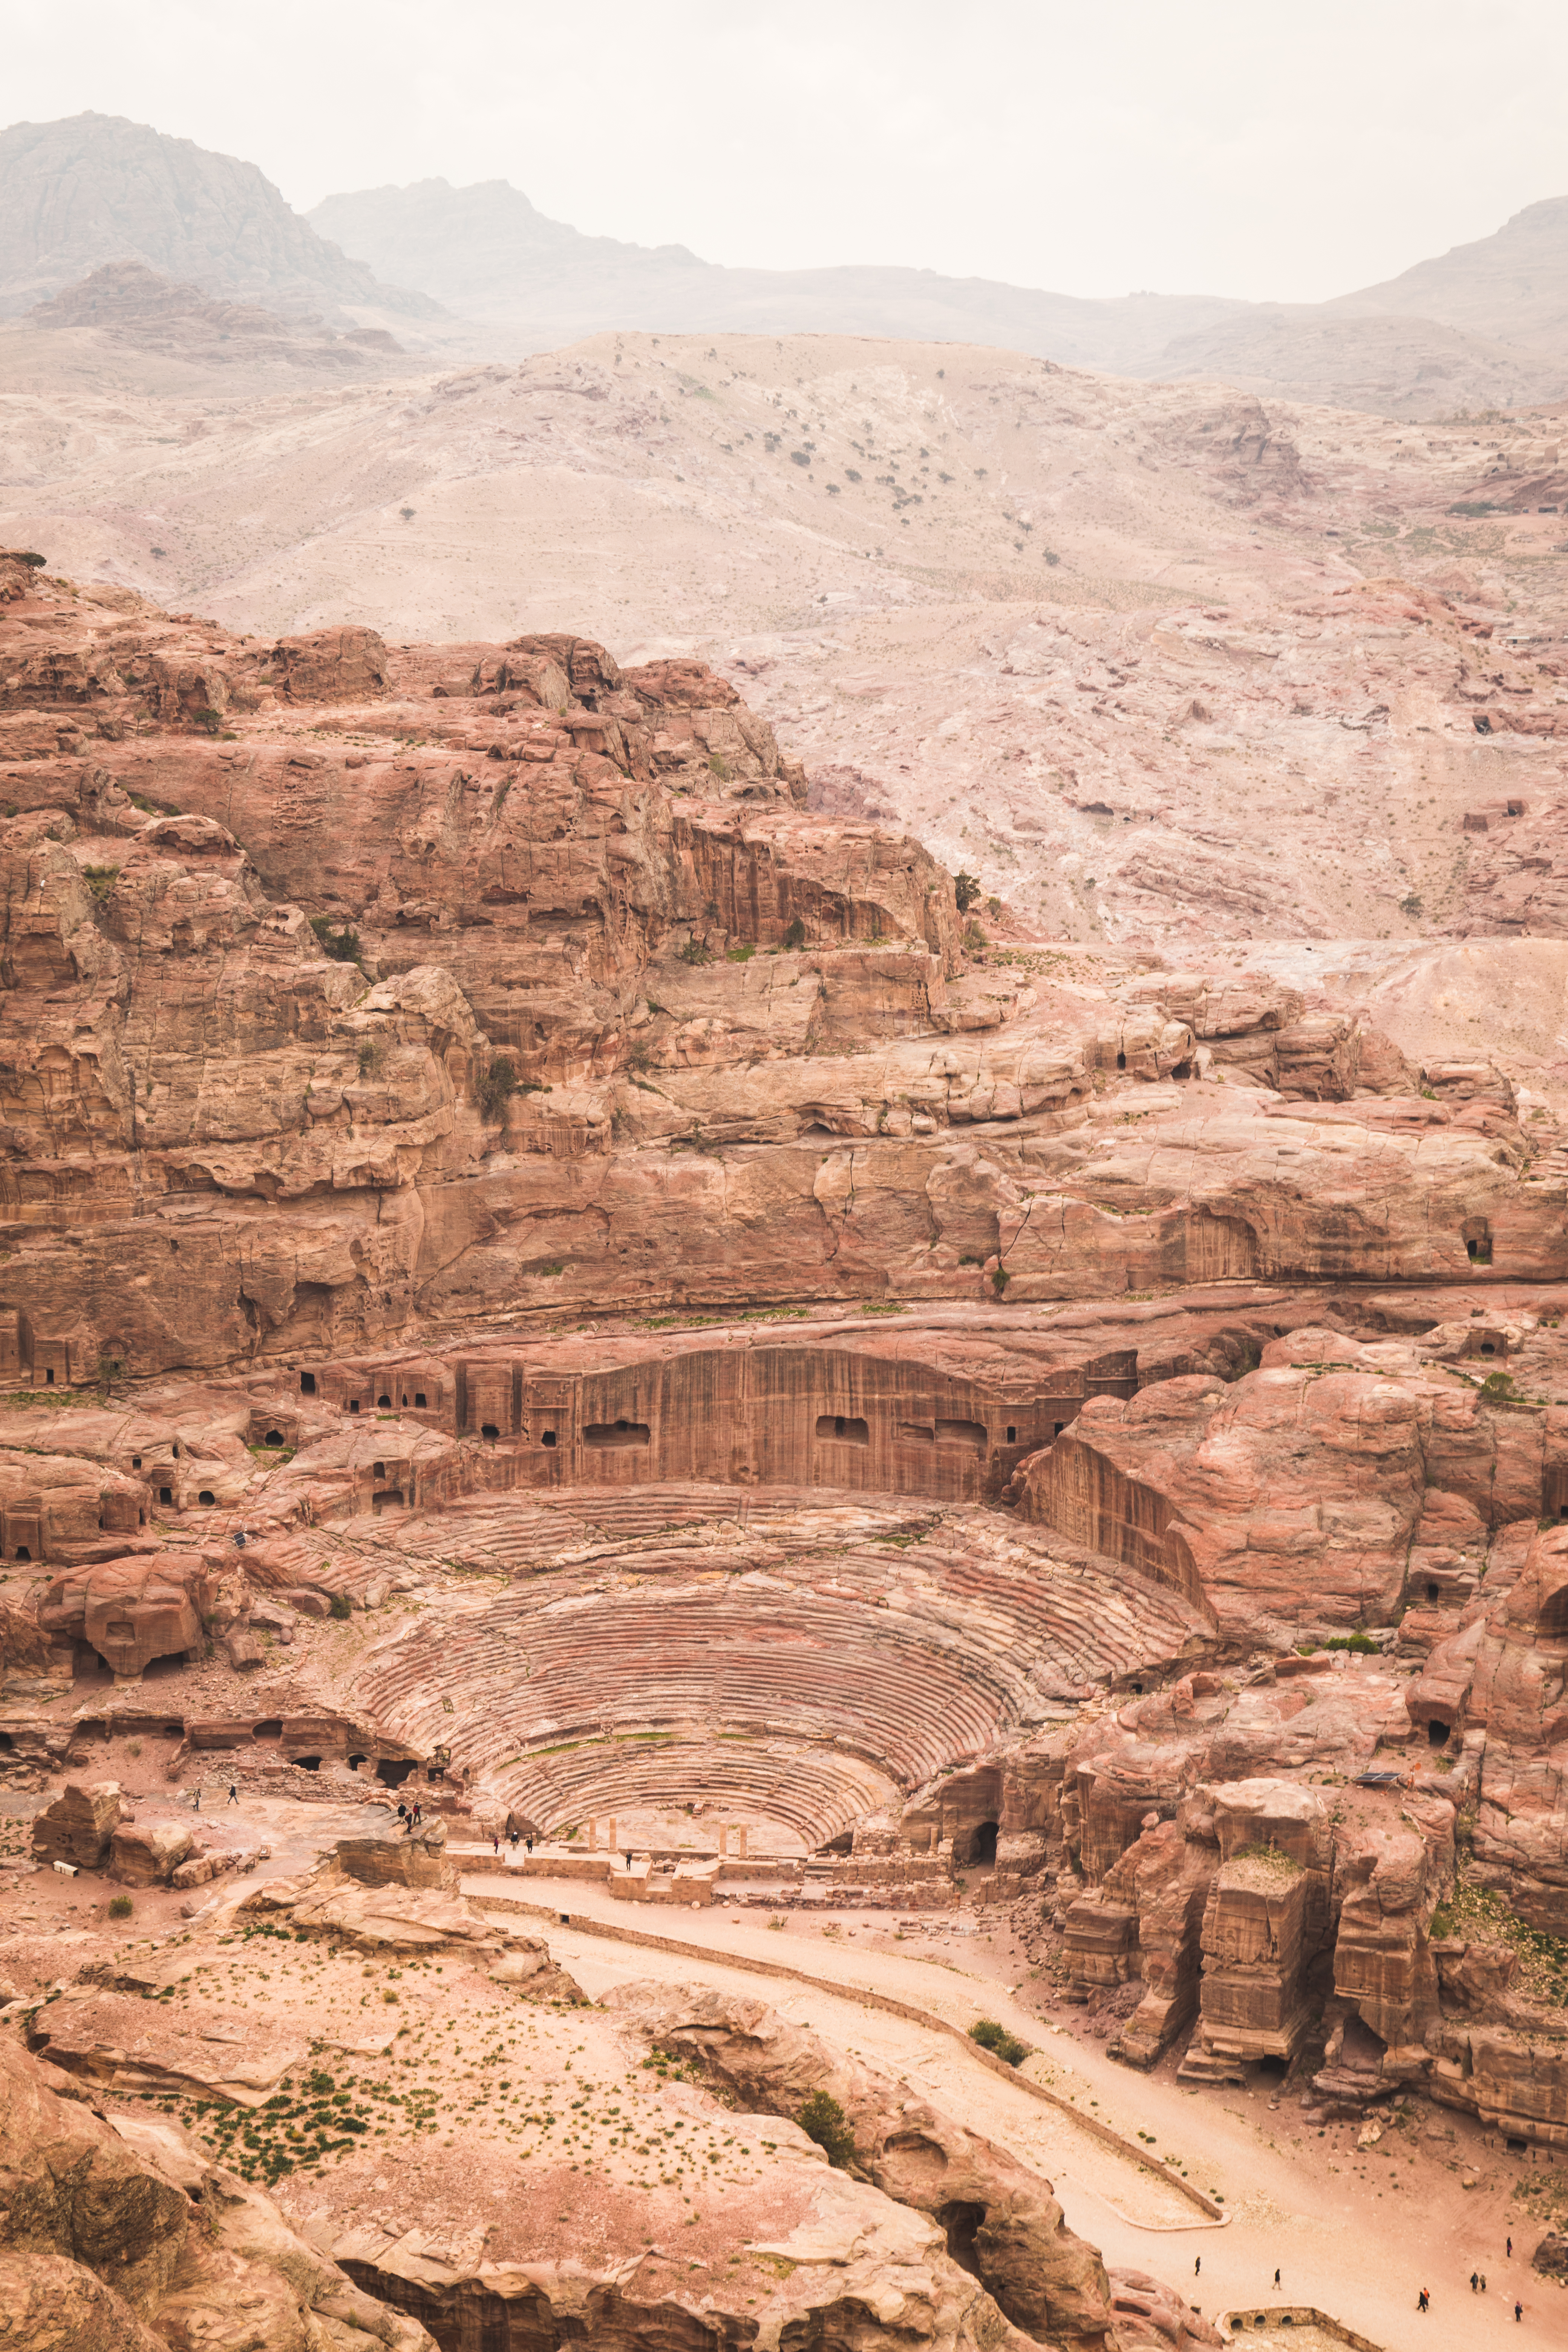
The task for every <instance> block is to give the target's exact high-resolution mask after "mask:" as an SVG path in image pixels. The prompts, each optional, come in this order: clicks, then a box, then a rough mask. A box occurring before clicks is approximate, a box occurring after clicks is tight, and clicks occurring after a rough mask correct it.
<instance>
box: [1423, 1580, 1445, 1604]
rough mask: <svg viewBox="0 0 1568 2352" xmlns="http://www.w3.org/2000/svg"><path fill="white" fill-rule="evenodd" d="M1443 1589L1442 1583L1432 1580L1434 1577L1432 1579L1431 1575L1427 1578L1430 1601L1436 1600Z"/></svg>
mask: <svg viewBox="0 0 1568 2352" xmlns="http://www.w3.org/2000/svg"><path fill="white" fill-rule="evenodd" d="M1441 1590H1442V1588H1441V1586H1440V1585H1437V1584H1435V1583H1434V1582H1433V1580H1432V1579H1431V1578H1430V1577H1428V1578H1427V1580H1426V1598H1427V1600H1428V1601H1436V1599H1437V1597H1438V1594H1439V1593H1440V1591H1441Z"/></svg>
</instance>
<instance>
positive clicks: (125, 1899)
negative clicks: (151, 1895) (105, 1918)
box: [109, 1895, 135, 1919]
mask: <svg viewBox="0 0 1568 2352" xmlns="http://www.w3.org/2000/svg"><path fill="white" fill-rule="evenodd" d="M134 1908H135V1906H134V1905H133V1904H132V1900H131V1897H130V1895H115V1896H114V1897H113V1899H112V1900H111V1902H110V1906H109V1916H110V1918H111V1919H129V1918H130V1916H131V1914H132V1910H133V1909H134Z"/></svg>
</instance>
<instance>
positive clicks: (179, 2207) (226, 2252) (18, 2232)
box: [0, 2034, 434, 2352]
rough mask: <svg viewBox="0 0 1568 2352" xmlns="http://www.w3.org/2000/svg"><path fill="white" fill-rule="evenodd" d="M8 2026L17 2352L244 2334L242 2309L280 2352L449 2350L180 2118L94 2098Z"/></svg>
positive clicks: (6, 2245) (3, 2129)
mask: <svg viewBox="0 0 1568 2352" xmlns="http://www.w3.org/2000/svg"><path fill="white" fill-rule="evenodd" d="M71 2090H72V2086H71V2085H69V2084H67V2083H66V2081H65V2080H64V2078H63V2077H62V2076H61V2075H59V2074H58V2073H57V2072H56V2070H55V2069H54V2068H53V2067H52V2066H49V2065H47V2064H42V2063H39V2061H38V2060H37V2059H36V2058H31V2057H29V2056H27V2054H26V2053H25V2052H24V2051H23V2050H22V2049H21V2048H20V2047H19V2046H18V2045H17V2043H16V2039H15V2037H14V2036H12V2035H10V2034H6V2035H5V2036H3V2037H0V2168H4V2172H5V2180H6V2187H7V2196H6V2205H5V2213H4V2214H3V2215H0V2293H4V2294H5V2314H6V2324H7V2327H8V2330H9V2334H10V2337H11V2341H12V2343H13V2344H15V2345H16V2347H17V2352H50V2347H57V2346H58V2347H64V2346H65V2345H67V2344H68V2345H69V2346H70V2347H72V2352H78V2347H81V2352H120V2347H133V2352H153V2347H166V2346H167V2345H169V2344H171V2343H181V2342H189V2343H195V2342H204V2343H205V2342H211V2343H225V2344H226V2343H229V2342H231V2341H233V2340H234V2337H233V2330H232V2320H233V2316H234V2314H235V2312H236V2310H237V2309H238V2310H242V2311H243V2312H244V2313H245V2314H246V2324H247V2330H249V2329H254V2330H256V2331H257V2333H256V2334H255V2335H253V2336H251V2337H250V2340H251V2341H258V2340H260V2341H265V2342H266V2343H267V2345H268V2347H277V2352H317V2347H320V2346H321V2344H323V2343H324V2342H325V2341H327V2340H328V2338H329V2336H330V2340H331V2343H332V2344H333V2345H334V2346H336V2347H342V2352H376V2347H384V2352H434V2347H433V2345H432V2342H431V2338H430V2337H429V2336H427V2335H426V2332H425V2330H424V2329H423V2327H421V2326H418V2324H417V2323H416V2322H415V2321H413V2320H410V2319H408V2318H405V2317H404V2316H403V2315H400V2314H398V2313H396V2312H395V2311H392V2310H389V2309H388V2308H387V2307H386V2306H385V2305H383V2304H380V2303H378V2302H376V2301H375V2300H374V2298H373V2297H371V2296H370V2295H368V2294H365V2293H364V2292H363V2290H362V2289H361V2288H359V2287H357V2286H356V2285H355V2284H353V2281H352V2280H351V2279H350V2278H349V2277H348V2276H347V2275H346V2274H345V2273H344V2272H342V2270H340V2269H339V2268H338V2266H337V2264H336V2263H332V2262H330V2261H328V2260H327V2259H326V2258H325V2257H324V2256H322V2255H321V2254H320V2253H319V2252H317V2251H316V2249H315V2248H314V2247H313V2246H311V2245H310V2244H308V2243H307V2242H306V2241H305V2240H303V2239H302V2238H300V2237H297V2236H296V2235H295V2233H294V2231H292V2230H291V2229H289V2227H288V2225H287V2224H286V2223H285V2222H284V2221H283V2219H282V2217H281V2215H280V2214H279V2211H278V2210H277V2208H276V2206H275V2205H274V2204H273V2203H272V2201H271V2200H270V2199H269V2198H268V2197H266V2196H264V2195H263V2194H262V2193H261V2192H260V2191H259V2190H258V2189H253V2188H250V2187H248V2186H247V2184H246V2183H244V2182H243V2181H241V2180H239V2179H237V2177H236V2176H235V2175H234V2174H233V2173H231V2172H226V2171H225V2170H223V2169H221V2168H219V2167H217V2166H215V2165H213V2164H211V2163H209V2162H208V2161H207V2160H206V2159H205V2157H203V2156H202V2155H201V2154H200V2153H199V2152H198V2151H197V2150H195V2148H194V2147H192V2146H191V2144H190V2142H189V2141H188V2140H186V2138H185V2137H184V2134H183V2133H182V2132H180V2131H179V2130H178V2128H177V2127H176V2126H173V2125H169V2124H143V2123H140V2122H136V2121H130V2120H127V2121H126V2122H125V2123H123V2124H121V2126H118V2127H117V2126H111V2125H110V2124H109V2123H108V2122H106V2121H104V2120H103V2118H101V2117H100V2116H98V2115H96V2114H94V2113H92V2112H91V2111H90V2110H89V2108H88V2107H87V2106H86V2105H83V2104H82V2102H81V2101H80V2099H79V2097H77V2096H75V2095H62V2094H66V2093H70V2092H71Z"/></svg>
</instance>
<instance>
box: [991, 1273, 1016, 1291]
mask: <svg viewBox="0 0 1568 2352" xmlns="http://www.w3.org/2000/svg"><path fill="white" fill-rule="evenodd" d="M1012 1279H1013V1277H1012V1276H1011V1275H1010V1274H1009V1273H1008V1271H1007V1269H1006V1267H1005V1265H999V1266H998V1267H997V1269H996V1271H995V1273H994V1275H993V1276H992V1277H991V1287H992V1289H993V1290H994V1292H995V1293H996V1296H997V1297H998V1298H1000V1297H1001V1296H1002V1293H1003V1292H1004V1291H1005V1289H1006V1287H1007V1285H1008V1284H1009V1283H1010V1282H1011V1281H1012Z"/></svg>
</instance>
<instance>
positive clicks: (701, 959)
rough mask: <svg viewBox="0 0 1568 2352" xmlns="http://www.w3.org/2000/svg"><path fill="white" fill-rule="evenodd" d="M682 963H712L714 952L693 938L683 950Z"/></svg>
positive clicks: (681, 951)
mask: <svg viewBox="0 0 1568 2352" xmlns="http://www.w3.org/2000/svg"><path fill="white" fill-rule="evenodd" d="M680 961H681V962H682V963H711V962H712V961H713V950H712V949H711V948H705V947H704V946H703V944H702V942H701V940H700V939H697V938H695V937H693V938H691V939H689V940H687V942H686V945H685V946H684V947H683V948H682V949H681V950H680Z"/></svg>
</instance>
